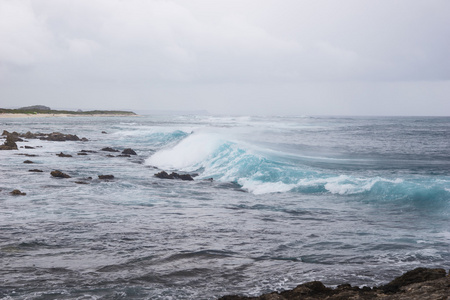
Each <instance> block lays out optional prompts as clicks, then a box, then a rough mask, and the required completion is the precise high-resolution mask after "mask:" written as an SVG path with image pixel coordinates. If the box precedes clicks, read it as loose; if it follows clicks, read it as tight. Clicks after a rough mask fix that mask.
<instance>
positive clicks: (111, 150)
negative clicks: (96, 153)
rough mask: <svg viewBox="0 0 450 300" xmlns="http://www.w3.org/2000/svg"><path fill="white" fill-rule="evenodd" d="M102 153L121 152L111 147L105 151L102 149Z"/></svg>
mask: <svg viewBox="0 0 450 300" xmlns="http://www.w3.org/2000/svg"><path fill="white" fill-rule="evenodd" d="M101 150H102V151H106V152H120V151H119V150H116V149H113V148H111V147H105V148H103V149H101Z"/></svg>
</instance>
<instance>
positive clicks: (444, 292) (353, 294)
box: [219, 268, 450, 300]
mask: <svg viewBox="0 0 450 300" xmlns="http://www.w3.org/2000/svg"><path fill="white" fill-rule="evenodd" d="M387 286H389V288H386V287H387ZM449 295H450V275H447V276H446V273H445V270H444V269H426V268H418V269H415V270H412V271H409V272H407V273H405V274H404V275H402V276H400V277H398V278H396V279H394V280H393V281H391V282H390V283H388V284H387V285H385V286H383V287H381V288H373V289H371V288H370V287H367V286H365V287H363V288H359V287H352V286H351V285H350V284H342V285H339V286H338V287H337V288H335V289H331V288H328V287H326V286H324V285H323V284H322V282H320V281H313V282H308V283H304V284H301V285H299V286H297V287H296V288H294V289H292V290H287V291H284V292H280V293H277V292H272V293H269V294H264V295H261V296H257V297H245V296H237V295H228V296H223V297H221V298H220V299H219V300H244V299H246V300H290V299H292V300H316V299H317V300H318V299H327V300H344V299H360V300H366V299H367V300H369V299H370V300H375V299H379V300H388V299H390V300H436V299H449V298H448V296H449Z"/></svg>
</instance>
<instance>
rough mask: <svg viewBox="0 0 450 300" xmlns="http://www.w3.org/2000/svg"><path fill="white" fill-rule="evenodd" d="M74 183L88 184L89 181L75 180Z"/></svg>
mask: <svg viewBox="0 0 450 300" xmlns="http://www.w3.org/2000/svg"><path fill="white" fill-rule="evenodd" d="M75 183H76V184H89V182H86V181H75Z"/></svg>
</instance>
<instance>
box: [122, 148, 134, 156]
mask: <svg viewBox="0 0 450 300" xmlns="http://www.w3.org/2000/svg"><path fill="white" fill-rule="evenodd" d="M122 154H126V155H137V154H136V152H135V151H134V150H133V149H131V148H126V149H124V150H123V151H122Z"/></svg>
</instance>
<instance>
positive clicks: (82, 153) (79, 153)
mask: <svg viewBox="0 0 450 300" xmlns="http://www.w3.org/2000/svg"><path fill="white" fill-rule="evenodd" d="M77 155H88V154H87V153H86V152H78V153H77Z"/></svg>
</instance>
